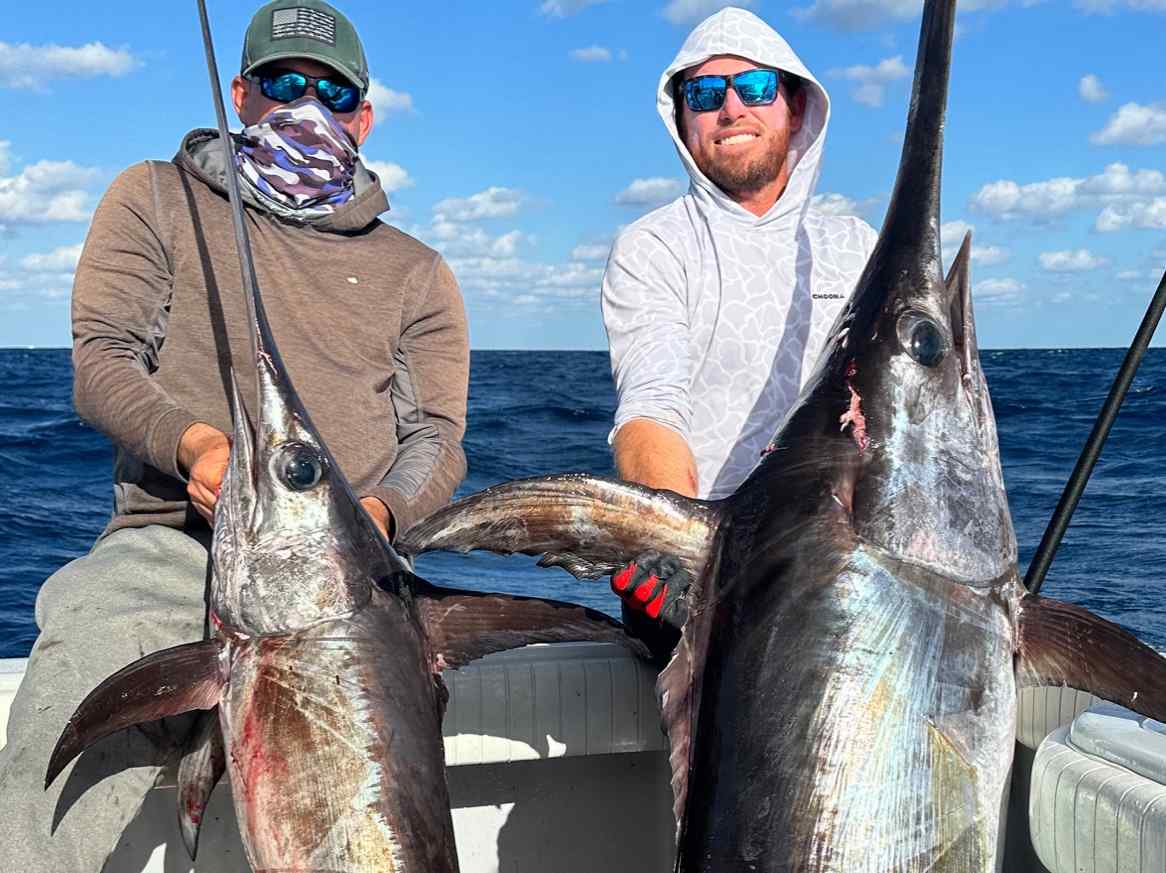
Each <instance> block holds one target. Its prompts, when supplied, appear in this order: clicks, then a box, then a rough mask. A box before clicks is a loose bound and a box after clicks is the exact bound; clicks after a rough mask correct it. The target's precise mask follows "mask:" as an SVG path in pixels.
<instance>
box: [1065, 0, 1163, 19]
mask: <svg viewBox="0 0 1166 873" xmlns="http://www.w3.org/2000/svg"><path fill="white" fill-rule="evenodd" d="M1118 5H1119V3H1118V0H1074V3H1073V6H1075V7H1076V8H1077V9H1079V10H1081V11H1082V12H1084V13H1086V14H1087V15H1111V14H1112V13H1113V12H1114V10H1115V9H1116V8H1117V6H1118ZM1121 5H1125V6H1128V7H1129V8H1130V9H1134V10H1137V11H1140V12H1166V0H1126V2H1125V3H1124V4H1121Z"/></svg>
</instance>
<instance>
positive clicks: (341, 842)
mask: <svg viewBox="0 0 1166 873" xmlns="http://www.w3.org/2000/svg"><path fill="white" fill-rule="evenodd" d="M200 5H201V4H200ZM203 14H204V16H205V10H203ZM204 22H205V17H204ZM206 32H207V36H208V39H209V28H208V29H207V31H206ZM208 59H209V60H210V62H211V68H212V81H215V82H217V76H216V75H214V73H213V69H214V65H213V53H211V51H210V50H209V46H208ZM215 97H216V102H217V104H218V106H217V108H218V109H219V113H218V114H219V121H220V128H219V135H220V137H221V138H222V141H223V144H224V147H225V148H226V147H228V144H229V142H230V140H229V139H228V134H227V131H226V126H225V120H224V115H223V112H222V107H221V95H220V94H219V93H218V90H217V86H216V87H215ZM227 165H228V166H230V165H231V164H230V155H229V154H228V164H227ZM237 193H238V192H237V187H236V186H232V187H231V189H230V195H231V196H230V205H231V209H232V211H233V213H234V218H235V220H236V222H237V227H242V226H243V218H242V210H241V206H240V203H239V199H238V196H237ZM238 238H239V240H240V246H241V247H242V251H241V261H242V263H243V265H244V278H243V288H244V289H245V290H244V294H245V295H246V296H247V297H248V298H249V300H250V303H249V315H250V333H251V339H252V351H253V356H252V360H251V362H250V363H249V365H248V368H247V369H248V370H249V371H250V378H249V379H248V382H249V383H250V384H251V385H252V386H253V393H252V395H251V396H252V397H253V398H254V403H253V405H252V406H251V408H252V409H253V410H255V415H254V418H252V417H251V416H249V415H248V412H247V406H246V404H245V402H244V390H243V389H244V385H243V384H241V383H240V382H239V381H237V380H236V372H235V369H234V368H232V371H231V386H230V387H231V395H230V405H231V411H232V416H233V425H232V428H233V438H232V448H231V455H230V460H229V463H228V469H227V472H226V475H225V476H224V478H223V482H222V489H221V492H220V496H219V500H218V503H217V505H216V510H215V525H214V536H213V541H212V546H211V556H212V562H213V568H214V572H213V574H212V580H211V585H210V597H209V601H210V626H211V628H212V629H213V635H212V636H211V637H210V638H209V639H206V640H203V641H200V642H193V643H188V644H185V645H181V646H177V647H175V648H171V649H166V650H163V651H160V652H155V653H153V654H150V655H147V656H146V657H144V658H142V659H141V660H139V661H137V662H135V663H133V664H130V665H128V666H127V667H125V668H123V669H122V670H120V671H119V672H117V673H115V674H114V675H113V676H111V677H109V678H108V679H106V680H105V681H104V682H103V683H101V685H99V686H98V687H97V688H96V689H95V690H94V691H93V692H91V693H90V694H89V696H88V697H87V698H86V699H85V700H84V701H83V702H82V703H81V705H80V706H79V707H78V709H77V710H76V712H75V713H74V715H73V716H72V718H71V719H70V721H69V723H68V725H67V726H66V728H65V730H64V732H63V733H62V735H61V737H60V739H59V741H58V743H57V746H56V748H55V750H54V752H53V755H52V758H51V760H50V762H49V768H48V773H47V775H46V785H47V784H49V783H51V782H52V781H53V780H54V779H55V778H57V776H58V775H59V774H60V773H61V771H62V770H63V769H64V768H65V767H66V765H67V764H68V763H69V762H70V761H72V760H73V759H74V758H75V757H76V756H77V755H79V754H80V753H81V752H82V751H83V750H84V749H86V748H87V747H89V746H90V745H91V744H93V743H94V742H96V741H97V740H99V739H101V738H102V737H104V736H107V735H108V734H110V733H112V732H113V731H116V730H119V729H122V728H126V727H129V726H131V725H134V724H138V723H140V722H143V721H149V720H153V719H157V718H161V717H164V716H171V715H178V714H181V713H186V712H192V711H199V712H200V713H201V714H200V715H199V716H198V717H196V723H195V726H194V728H193V729H192V731H191V734H190V740H189V742H188V744H187V746H186V748H185V749H184V750H183V753H182V761H181V765H180V767H179V822H180V825H181V830H182V835H183V839H184V840H185V842H186V845H187V847H188V849H189V850H190V852H191V855H192V856H193V854H194V852H195V850H196V848H197V839H198V831H199V823H200V821H201V818H202V814H203V811H204V809H205V806H206V803H207V801H208V798H209V796H210V794H211V791H212V790H213V788H214V785H215V783H216V782H217V781H218V779H219V778H220V776H221V775H222V774H223V773H224V772H225V773H226V774H227V775H228V777H229V779H230V783H231V788H232V793H233V796H234V802H235V810H236V814H237V816H238V820H239V829H240V832H241V835H242V838H243V845H244V849H245V851H246V855H247V860H248V862H249V863H250V865H251V867H252V868H253V869H254V870H256V871H268V873H274V871H280V873H291V871H298V873H325V871H327V873H385V871H393V873H454V871H456V870H457V853H456V849H455V845H454V835H453V827H452V821H451V815H450V808H449V795H448V790H447V788H446V781H445V766H444V753H443V743H442V734H441V719H442V715H443V712H444V707H445V701H446V699H447V694H446V691H445V687H444V685H443V683H442V678H441V672H442V671H443V670H444V669H449V668H456V667H458V666H461V665H463V664H465V663H466V662H468V661H469V660H472V659H474V658H477V657H480V656H482V655H485V654H488V653H490V652H496V651H500V650H503V649H509V648H514V647H517V646H521V645H525V644H527V643H531V642H554V641H562V640H593V641H610V642H619V643H624V644H627V645H630V646H632V647H633V648H635V647H637V644H635V643H633V642H631V641H629V640H628V638H627V637H626V635H625V634H624V633H623V630H622V628H621V627H620V625H619V624H618V622H615V621H613V620H611V619H610V618H607V617H606V616H604V615H602V614H600V613H597V612H594V611H592V610H588V609H585V608H583V607H580V606H576V605H574V604H568V603H559V602H555V601H550V600H543V599H540V598H532V597H512V596H508V595H501V594H482V593H475V592H466V591H458V590H454V589H449V588H441V587H438V586H435V585H431V584H430V583H428V582H426V581H424V580H423V579H421V578H419V577H417V576H415V575H413V573H412V572H410V569H409V566H408V565H407V564H406V562H405V561H404V560H403V559H402V558H401V557H400V556H399V555H398V554H397V552H396V551H395V550H394V549H393V547H392V546H391V545H390V544H389V543H388V542H386V540H385V539H384V537H383V536H382V535H381V534H380V532H379V530H378V529H377V528H376V526H375V525H374V524H373V523H372V521H371V519H370V518H369V517H368V515H367V514H366V513H365V511H364V509H363V507H362V506H361V504H360V501H359V500H358V499H357V497H356V496H355V495H354V493H353V491H352V489H351V487H350V486H349V484H348V482H347V480H346V479H345V477H344V475H343V473H342V472H341V470H340V466H339V465H338V463H337V462H336V459H335V458H334V457H333V456H332V454H331V452H330V451H329V450H328V447H327V445H325V443H324V440H323V438H322V437H321V436H320V433H319V431H318V430H317V429H316V427H315V426H314V425H313V424H312V421H311V418H310V417H309V415H308V412H307V410H306V408H305V406H304V404H303V402H302V401H301V400H300V397H299V395H298V394H297V392H296V390H295V388H294V386H293V384H292V381H291V378H290V376H289V374H288V372H287V368H286V367H285V365H284V363H283V361H282V360H281V358H280V355H279V351H278V348H277V346H276V341H275V336H274V333H273V331H272V328H271V325H270V324H269V322H268V318H267V315H266V313H265V311H264V308H263V303H262V299H261V297H260V291H259V283H258V281H257V279H256V278H255V275H254V272H253V270H251V268H250V267H249V264H250V258H249V257H248V256H247V254H246V246H247V242H246V234H245V229H244V233H242V234H240V235H239V237H238ZM248 273H250V275H248Z"/></svg>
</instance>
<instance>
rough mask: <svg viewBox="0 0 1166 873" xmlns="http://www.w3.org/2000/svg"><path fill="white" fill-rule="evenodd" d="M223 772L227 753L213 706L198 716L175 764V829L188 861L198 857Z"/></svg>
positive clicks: (216, 709)
mask: <svg viewBox="0 0 1166 873" xmlns="http://www.w3.org/2000/svg"><path fill="white" fill-rule="evenodd" d="M226 769H227V753H226V749H225V748H224V747H223V732H222V728H220V727H219V708H218V707H217V706H216V707H215V708H214V709H211V710H208V711H207V712H203V713H201V714H200V715H199V717H198V719H197V722H196V724H195V726H194V728H193V730H191V733H190V737H189V738H188V739H187V741H186V746H185V748H184V749H183V752H182V760H181V761H180V762H179V764H178V827H179V830H181V831H182V842H183V844H184V845H185V846H186V852H187V854H188V855H190V860H192V861H193V860H194V859H195V856H196V855H197V854H198V834H199V830H200V829H201V827H202V818H203V815H204V813H205V812H206V806H207V803H209V802H210V799H211V792H212V791H214V789H215V785H217V784H218V781H219V779H221V778H222V775H223V771H225V770H226Z"/></svg>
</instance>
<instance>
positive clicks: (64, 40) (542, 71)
mask: <svg viewBox="0 0 1166 873" xmlns="http://www.w3.org/2000/svg"><path fill="white" fill-rule="evenodd" d="M802 4H804V5H802ZM209 5H210V10H211V16H212V24H213V27H214V30H215V34H216V41H217V42H216V47H217V49H218V54H219V63H220V66H221V68H222V72H223V74H224V82H225V81H227V80H229V77H230V75H231V74H233V72H234V71H235V69H236V64H237V59H238V56H239V50H240V41H241V38H242V34H243V31H244V29H245V27H246V24H247V20H248V18H249V17H250V14H251V12H252V11H253V7H252V6H251V5H250V4H247V3H239V2H234V0H233V2H226V0H210V3H209ZM724 5H728V4H725V3H721V2H715V0H712V2H710V0H497V2H494V3H490V4H483V3H467V2H463V0H452V2H449V3H447V4H441V5H439V6H436V7H435V6H434V5H433V4H430V3H410V2H394V3H388V4H386V3H382V2H373V0H347V2H345V3H343V4H341V8H343V9H344V10H345V11H346V12H347V13H348V14H349V16H350V17H351V18H352V19H353V20H354V22H355V23H356V25H357V27H358V29H359V30H360V32H361V35H362V37H363V39H364V43H365V47H366V50H367V52H368V55H369V62H370V68H371V70H372V74H373V76H374V78H375V80H376V82H377V86H376V89H375V90H374V93H373V95H372V97H373V99H374V102H375V103H376V106H377V110H378V126H377V129H376V130H375V131H374V132H373V134H372V136H371V138H370V139H369V141H368V142H367V143H366V145H365V148H364V154H365V157H366V159H367V160H369V161H373V162H378V164H379V166H380V169H381V170H382V172H383V173H384V175H385V177H386V178H388V179H390V180H391V183H392V186H393V188H394V189H395V190H394V191H393V192H392V194H391V195H390V198H391V200H392V203H393V209H392V211H391V213H390V216H391V218H392V220H393V221H394V222H395V223H397V224H399V225H400V226H402V227H404V228H405V229H407V230H409V231H410V232H412V233H415V234H416V235H418V236H420V237H421V238H422V239H424V240H425V241H426V242H428V243H430V244H431V245H434V246H436V247H437V248H439V249H441V250H442V251H443V252H444V253H445V254H446V256H447V258H448V259H449V261H450V263H451V265H452V266H453V268H454V272H455V274H456V275H457V276H458V278H459V281H460V282H461V284H462V288H463V291H464V293H465V296H466V301H467V306H468V310H469V313H470V321H471V341H472V344H473V346H474V347H475V348H588V349H600V348H604V347H605V340H604V334H603V326H602V322H601V320H600V317H599V307H598V288H599V280H600V276H601V275H602V269H603V264H604V259H605V257H606V254H607V249H608V246H609V245H610V242H611V239H612V237H613V235H614V234H615V233H616V231H617V230H618V228H619V227H621V226H622V225H625V224H627V223H628V222H630V221H632V220H634V219H635V218H636V217H638V216H639V215H641V214H643V213H644V212H645V211H646V210H648V209H650V208H652V207H653V206H655V205H658V204H659V203H660V202H662V199H670V198H671V197H674V196H676V194H677V193H679V192H680V191H682V190H683V187H684V186H686V185H687V179H686V177H685V176H684V171H683V170H682V168H681V166H680V163H679V161H678V160H677V157H676V154H675V151H674V149H673V147H672V145H671V142H670V140H669V139H668V137H667V135H666V134H665V132H664V129H663V126H662V125H661V123H660V121H659V118H658V117H657V116H656V113H655V107H654V96H655V87H656V81H657V78H658V76H659V73H660V71H661V70H662V69H663V67H664V66H665V65H666V64H667V62H668V61H669V60H670V59H671V58H672V56H673V55H674V54H675V52H676V50H677V48H678V47H679V45H680V43H681V42H682V41H683V39H684V37H685V35H686V34H687V32H688V31H689V29H691V27H692V26H693V25H694V24H695V23H696V22H697V21H698V20H699V19H700V18H701V17H703V16H704V15H706V14H709V13H711V12H712V11H715V10H716V9H718V8H720V7H721V6H724ZM736 5H744V6H747V7H748V8H751V9H753V10H754V11H755V12H757V13H758V14H760V15H761V16H762V17H764V18H765V19H766V20H767V21H768V22H769V23H770V24H772V25H773V26H774V27H775V28H776V29H777V30H778V31H779V32H780V33H782V35H783V36H785V38H786V39H787V40H788V41H789V42H790V43H791V45H793V47H794V49H795V50H796V51H797V52H798V53H799V55H800V56H801V57H802V59H803V60H804V61H805V62H806V64H807V65H808V66H809V68H810V69H811V70H813V71H814V73H815V74H816V75H817V77H818V78H819V79H820V80H821V81H822V83H823V84H824V85H825V86H826V88H827V89H828V90H829V91H830V93H831V96H832V98H833V103H834V112H833V119H832V122H831V126H830V131H829V135H828V139H827V143H826V157H825V162H824V166H823V172H822V177H821V180H820V182H819V186H818V192H819V195H820V196H821V197H822V200H823V205H824V206H825V207H827V208H831V209H836V210H839V211H844V212H854V213H856V214H860V215H862V216H863V217H865V218H866V219H867V220H868V221H870V222H871V223H872V224H873V225H875V226H876V227H877V226H878V224H879V223H880V222H881V220H882V215H883V211H884V209H885V207H886V198H887V195H888V193H889V191H890V188H891V184H892V182H893V180H894V174H895V170H896V168H897V165H898V159H899V148H900V144H901V136H902V130H903V126H904V120H905V117H906V106H907V99H908V95H909V91H910V82H911V75H910V73H911V69H912V67H913V65H914V53H915V46H916V41H917V36H918V20H919V9H920V3H919V2H917V0H816V2H815V0H792V2H790V3H785V4H783V3H777V2H774V0H753V2H741V0H738V3H737V4H736ZM257 6H258V4H256V7H254V8H257ZM25 10H26V11H25V12H24V14H22V15H20V16H6V17H5V18H4V21H3V24H0V118H2V119H3V121H2V122H0V346H12V345H35V346H63V345H67V344H68V342H69V328H68V297H69V286H70V282H71V274H72V269H73V267H74V265H75V263H76V257H77V254H78V252H79V248H80V244H81V242H82V241H83V240H84V237H85V232H86V227H87V222H88V217H89V215H90V213H91V211H92V209H93V207H94V205H95V204H96V202H97V200H98V198H99V197H100V194H101V191H102V190H103V189H104V187H105V186H106V185H107V184H108V183H109V181H110V180H111V179H112V178H113V177H114V176H115V175H116V174H117V173H118V172H119V171H120V170H121V169H123V168H124V167H126V166H128V165H130V164H132V163H134V162H137V161H139V160H143V159H147V158H162V159H165V158H169V157H171V156H172V155H173V154H174V152H175V150H176V148H177V146H178V143H179V141H180V140H181V138H182V136H183V134H184V133H186V131H187V130H189V129H190V128H193V127H200V126H211V125H212V124H213V114H212V108H211V102H210V96H209V90H208V88H207V83H206V73H205V68H204V66H203V60H202V54H201V51H202V48H201V42H200V39H199V32H198V20H197V14H196V7H195V4H194V2H193V0H190V2H186V0H183V2H176V3H171V2H166V3H161V2H158V0H119V2H118V3H107V4H93V3H81V2H75V0H42V2H40V3H38V4H35V5H33V6H31V7H26V8H25ZM961 10H962V11H961V15H960V19H959V24H958V32H957V41H956V46H955V59H954V66H953V71H952V88H951V97H950V105H949V114H948V124H947V151H946V160H945V173H944V191H943V197H944V208H943V220H944V223H945V227H944V231H945V240H947V241H948V242H949V245H950V254H954V250H955V247H956V246H958V242H959V237H960V236H961V235H962V230H963V229H964V228H965V227H967V226H972V227H974V228H975V233H974V242H975V249H974V255H973V282H974V290H975V295H976V308H977V318H978V322H979V331H980V337H981V343H982V344H983V345H985V346H988V347H1015V346H1073V345H1077V346H1082V345H1084V346H1091V345H1111V346H1112V345H1125V344H1126V343H1127V342H1128V341H1129V338H1130V337H1131V336H1132V334H1133V332H1134V330H1135V329H1136V326H1137V324H1138V322H1139V320H1140V319H1141V316H1142V313H1143V311H1144V308H1145V305H1146V302H1147V301H1148V300H1149V297H1150V295H1151V294H1152V293H1153V290H1154V287H1155V286H1156V285H1157V282H1158V279H1159V278H1160V276H1161V273H1162V270H1163V268H1164V267H1166V79H1164V78H1163V77H1162V76H1161V73H1160V70H1161V35H1162V34H1163V33H1164V32H1166V30H1164V28H1166V0H1076V2H1073V0H1047V2H1031V0H964V2H963V3H962V4H961ZM390 165H391V166H390Z"/></svg>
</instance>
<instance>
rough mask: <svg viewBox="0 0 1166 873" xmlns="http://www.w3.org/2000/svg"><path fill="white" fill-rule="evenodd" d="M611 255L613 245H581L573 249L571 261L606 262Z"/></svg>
mask: <svg viewBox="0 0 1166 873" xmlns="http://www.w3.org/2000/svg"><path fill="white" fill-rule="evenodd" d="M609 254H611V243H600V244H597V245H580V246H575V248H573V249H571V260H573V261H606V260H607V256H608V255H609Z"/></svg>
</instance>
